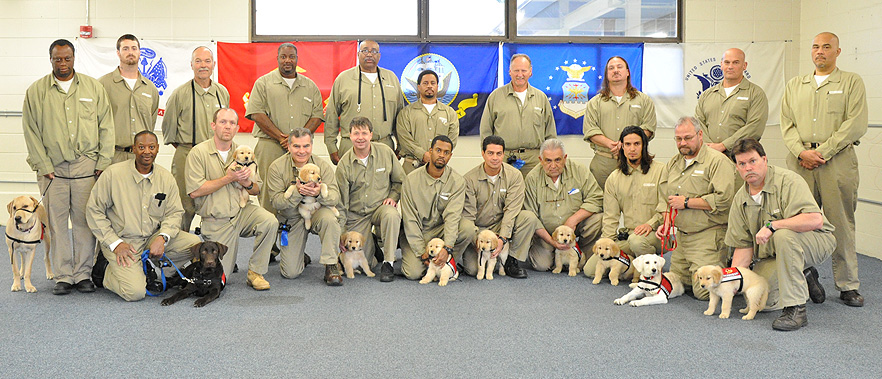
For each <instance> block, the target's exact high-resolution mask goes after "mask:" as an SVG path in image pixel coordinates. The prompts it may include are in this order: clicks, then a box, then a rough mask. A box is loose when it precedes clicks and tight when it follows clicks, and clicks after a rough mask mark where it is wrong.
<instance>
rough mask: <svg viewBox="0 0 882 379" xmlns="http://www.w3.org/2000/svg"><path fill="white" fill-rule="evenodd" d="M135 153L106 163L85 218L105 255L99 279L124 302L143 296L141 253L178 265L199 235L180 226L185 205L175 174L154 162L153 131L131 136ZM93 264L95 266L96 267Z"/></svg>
mask: <svg viewBox="0 0 882 379" xmlns="http://www.w3.org/2000/svg"><path fill="white" fill-rule="evenodd" d="M132 146H133V147H134V149H133V150H132V151H133V152H134V155H135V158H134V159H133V160H129V161H123V162H121V163H116V164H113V165H111V166H110V167H108V168H107V171H105V172H104V173H103V174H102V175H101V177H100V178H98V181H97V182H96V183H95V187H94V188H93V189H92V194H91V196H89V203H88V205H87V206H86V221H88V223H89V227H90V228H92V233H94V234H95V238H97V239H98V243H99V244H100V248H101V253H102V254H103V256H104V258H105V259H106V260H99V261H102V262H104V264H105V265H106V269H105V272H104V273H103V275H101V276H103V277H104V280H103V283H96V284H102V285H103V286H104V288H107V289H108V290H110V291H113V293H115V294H117V295H119V296H120V297H122V298H123V299H124V300H126V301H137V300H141V299H143V298H144V296H145V293H146V291H145V289H146V285H147V278H146V276H145V275H144V267H143V263H142V261H141V253H142V252H143V251H144V250H150V254H149V255H150V257H151V258H154V259H156V258H159V257H162V255H163V254H165V255H166V256H167V257H168V258H169V259H171V261H172V262H174V263H175V264H176V265H177V266H178V267H183V266H184V263H186V262H187V261H188V260H190V259H191V258H193V257H192V254H191V253H190V247H192V246H193V245H195V244H197V243H199V237H197V236H195V235H193V234H190V233H187V232H184V231H182V230H181V227H180V225H181V216H182V215H183V214H184V208H183V207H182V206H181V199H180V198H179V197H178V186H177V185H176V184H175V178H174V176H172V174H171V173H170V172H168V170H166V169H165V168H163V167H161V166H158V165H155V164H154V160H155V159H156V155H157V154H158V153H159V139H157V137H156V134H153V132H152V131H149V130H144V131H141V132H139V133H138V134H136V135H135V138H134V144H133V145H132ZM98 269H99V268H98V266H97V263H96V270H98Z"/></svg>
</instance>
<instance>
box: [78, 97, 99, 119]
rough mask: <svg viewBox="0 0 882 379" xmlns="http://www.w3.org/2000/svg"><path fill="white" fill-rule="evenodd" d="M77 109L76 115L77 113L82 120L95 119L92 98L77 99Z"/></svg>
mask: <svg viewBox="0 0 882 379" xmlns="http://www.w3.org/2000/svg"><path fill="white" fill-rule="evenodd" d="M78 106H79V109H78V110H77V113H79V115H80V118H81V119H83V120H90V121H91V120H94V119H95V100H94V99H92V98H86V97H81V98H80V99H79V104H78Z"/></svg>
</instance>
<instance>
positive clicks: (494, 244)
mask: <svg viewBox="0 0 882 379" xmlns="http://www.w3.org/2000/svg"><path fill="white" fill-rule="evenodd" d="M493 237H495V238H491V239H490V248H491V249H493V250H496V247H497V246H499V238H498V237H496V236H495V235H494V236H493Z"/></svg>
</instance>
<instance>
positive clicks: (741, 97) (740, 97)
mask: <svg viewBox="0 0 882 379" xmlns="http://www.w3.org/2000/svg"><path fill="white" fill-rule="evenodd" d="M737 99H738V100H750V98H748V97H747V96H738V97H737Z"/></svg>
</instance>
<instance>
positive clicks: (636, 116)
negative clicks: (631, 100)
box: [628, 104, 643, 126]
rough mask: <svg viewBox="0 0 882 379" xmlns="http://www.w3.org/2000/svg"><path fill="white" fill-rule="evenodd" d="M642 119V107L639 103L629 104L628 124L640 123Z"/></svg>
mask: <svg viewBox="0 0 882 379" xmlns="http://www.w3.org/2000/svg"><path fill="white" fill-rule="evenodd" d="M642 119H643V107H641V106H640V104H631V105H630V106H629V107H628V125H637V126H639V125H640V124H642V122H641V120H642Z"/></svg>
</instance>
